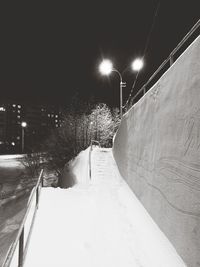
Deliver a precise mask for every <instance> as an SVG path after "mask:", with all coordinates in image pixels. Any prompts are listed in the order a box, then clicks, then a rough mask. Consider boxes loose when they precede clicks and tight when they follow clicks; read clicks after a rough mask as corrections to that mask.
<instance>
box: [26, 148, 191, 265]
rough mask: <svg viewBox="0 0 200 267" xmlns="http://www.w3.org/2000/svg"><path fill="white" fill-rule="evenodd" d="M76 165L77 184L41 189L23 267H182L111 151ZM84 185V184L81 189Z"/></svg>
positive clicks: (83, 155)
mask: <svg viewBox="0 0 200 267" xmlns="http://www.w3.org/2000/svg"><path fill="white" fill-rule="evenodd" d="M86 159H88V150H86V151H85V152H82V153H81V154H80V155H79V156H78V158H77V159H76V161H75V162H74V165H73V167H74V172H75V173H76V176H77V175H78V179H77V181H79V182H78V183H77V184H76V185H75V186H74V187H72V188H69V189H58V188H57V189H52V188H44V189H42V194H41V199H40V206H39V210H38V213H37V217H36V221H35V225H34V229H33V233H32V236H31V241H30V245H29V249H28V254H27V258H26V261H25V265H24V266H25V267H35V266H37V267H40V266H41V267H64V266H66V267H67V266H70V267H112V266H113V267H183V266H186V265H185V264H184V263H183V262H182V260H181V259H180V257H179V256H178V255H177V254H176V251H175V249H174V248H173V247H172V246H171V244H170V243H169V241H168V240H167V239H166V237H165V236H164V235H163V233H162V232H161V231H160V230H159V228H158V227H157V225H156V224H155V223H154V222H153V220H152V219H151V217H150V216H149V215H148V213H147V212H146V211H145V209H144V208H143V206H142V205H141V204H140V202H139V201H138V199H137V198H136V197H135V195H134V194H133V193H132V191H131V190H130V189H129V187H128V185H127V184H126V183H125V182H124V180H123V179H122V178H121V177H120V175H119V172H118V169H117V166H116V164H115V162H114V159H113V157H112V151H111V150H109V149H98V148H95V149H94V150H93V152H92V179H91V180H89V176H88V169H87V167H86V162H87V160H86ZM84 181H85V183H84Z"/></svg>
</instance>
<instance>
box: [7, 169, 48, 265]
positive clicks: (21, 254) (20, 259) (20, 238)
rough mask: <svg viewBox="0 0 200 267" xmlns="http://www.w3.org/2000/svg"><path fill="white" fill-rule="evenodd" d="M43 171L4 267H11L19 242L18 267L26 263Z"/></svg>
mask: <svg viewBox="0 0 200 267" xmlns="http://www.w3.org/2000/svg"><path fill="white" fill-rule="evenodd" d="M43 171H44V170H43V169H42V170H41V172H40V175H39V178H38V181H37V184H36V185H35V187H34V189H33V190H32V192H31V195H30V198H29V202H28V207H27V210H26V213H25V216H24V218H23V220H22V222H21V225H20V228H19V230H18V232H17V236H16V238H15V241H14V242H13V244H12V246H11V247H10V249H9V251H8V253H7V255H6V259H5V261H4V263H3V265H2V267H9V266H10V264H11V261H12V259H13V255H14V253H15V250H16V247H17V244H18V242H19V254H18V267H22V266H23V262H24V259H25V256H26V253H27V248H28V244H29V241H30V236H31V233H32V229H33V224H34V220H35V215H36V212H37V209H38V204H39V195H40V184H41V186H43ZM35 196H36V203H35V210H34V214H33V218H32V222H31V226H30V230H29V233H28V237H27V241H26V243H25V245H24V227H25V223H26V219H27V216H28V214H29V211H30V208H31V205H32V202H33V199H34V197H35Z"/></svg>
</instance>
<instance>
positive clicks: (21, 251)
mask: <svg viewBox="0 0 200 267" xmlns="http://www.w3.org/2000/svg"><path fill="white" fill-rule="evenodd" d="M23 260H24V227H23V230H22V232H21V235H20V239H19V258H18V267H22V266H23Z"/></svg>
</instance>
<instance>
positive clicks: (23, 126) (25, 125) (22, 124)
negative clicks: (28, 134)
mask: <svg viewBox="0 0 200 267" xmlns="http://www.w3.org/2000/svg"><path fill="white" fill-rule="evenodd" d="M21 126H22V153H24V131H25V128H26V127H27V123H26V122H25V121H22V123H21Z"/></svg>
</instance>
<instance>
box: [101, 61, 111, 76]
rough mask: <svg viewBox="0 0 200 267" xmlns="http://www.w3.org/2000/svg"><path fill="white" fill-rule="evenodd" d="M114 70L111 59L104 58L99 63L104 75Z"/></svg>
mask: <svg viewBox="0 0 200 267" xmlns="http://www.w3.org/2000/svg"><path fill="white" fill-rule="evenodd" d="M112 70H113V65H112V62H111V61H110V60H109V59H104V60H103V61H102V62H101V64H100V65H99V71H100V72H101V74H103V75H109V74H110V73H111V72H112Z"/></svg>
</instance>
